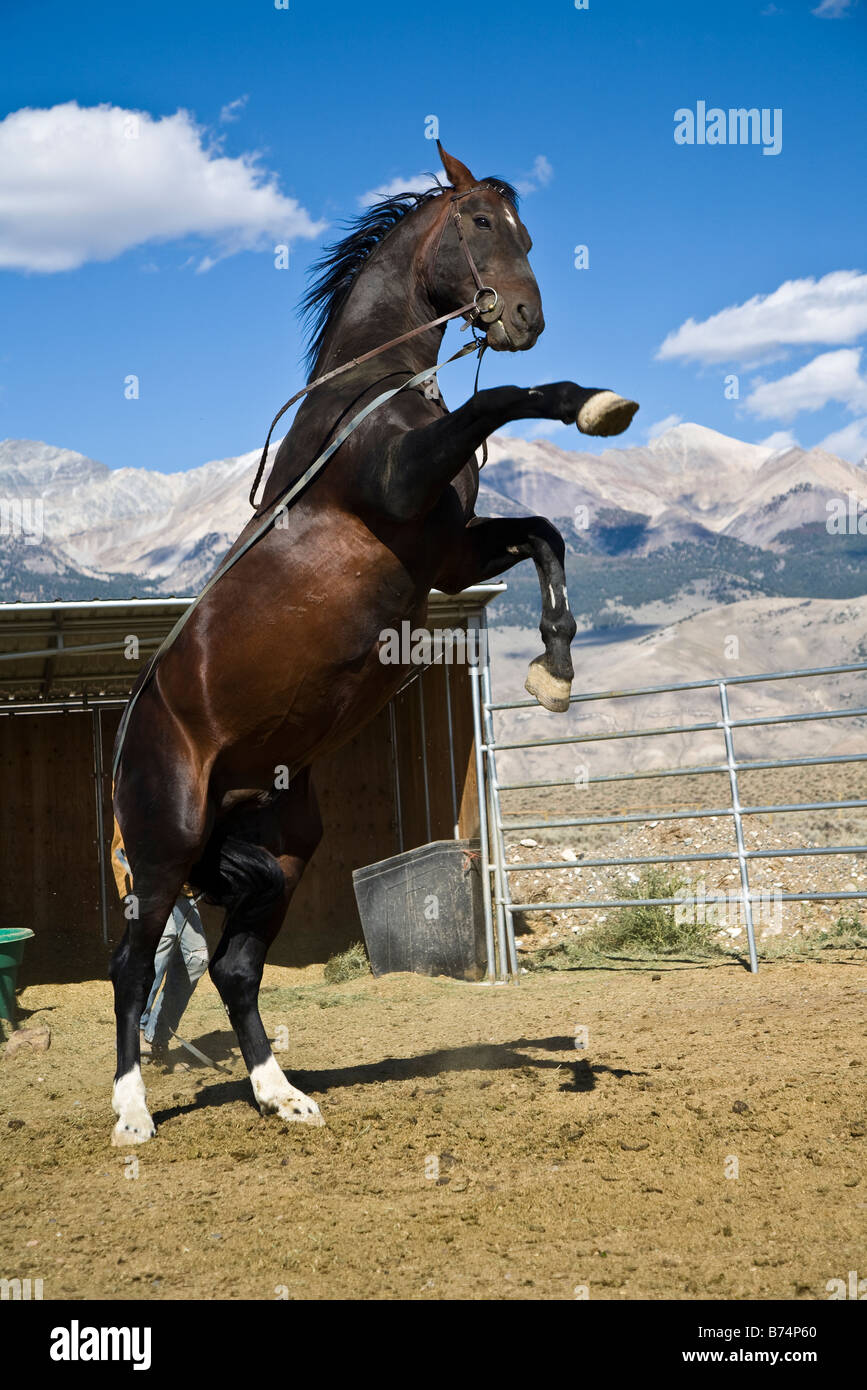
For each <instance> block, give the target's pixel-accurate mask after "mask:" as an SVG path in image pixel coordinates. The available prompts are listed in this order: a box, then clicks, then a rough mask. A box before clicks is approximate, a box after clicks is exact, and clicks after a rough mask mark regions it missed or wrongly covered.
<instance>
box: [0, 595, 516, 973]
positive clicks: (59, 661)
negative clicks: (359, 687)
mask: <svg viewBox="0 0 867 1390" xmlns="http://www.w3.org/2000/svg"><path fill="white" fill-rule="evenodd" d="M503 588H504V585H502V584H485V585H478V586H476V587H474V588H472V589H468V590H466V591H465V592H464V593H462V594H460V595H457V596H455V597H448V596H446V595H444V594H439V593H434V594H433V595H432V597H431V602H430V608H429V615H428V627H429V629H431V630H433V629H440V630H442V629H448V630H454V629H458V628H463V629H471V630H472V629H475V628H479V629H481V630H484V627H485V607H486V605H487V604H488V603H489V601H490V600H491V598H492V597H494V596H495V595H496V594H497V593H499V592H501V590H502V589H503ZM188 604H189V600H188V599H173V598H172V599H129V600H116V601H115V600H105V601H99V600H94V601H91V602H87V603H77V602H56V603H11V604H2V605H0V777H2V794H0V845H2V856H0V926H3V927H19V926H26V927H30V928H32V929H33V930H34V931H35V933H36V937H35V940H34V942H32V943H31V945H30V947H28V951H27V952H26V953H25V966H24V970H23V978H24V980H25V981H27V980H37V979H39V980H51V979H67V980H68V979H75V978H87V977H89V976H92V974H93V973H94V971H102V970H104V969H105V965H106V963H107V958H108V954H109V952H110V951H111V950H112V949H113V948H114V946H115V944H116V943H117V941H118V940H119V939H120V936H121V935H122V933H123V929H124V925H125V923H124V919H123V915H122V912H121V909H120V904H119V902H118V899H117V896H116V892H115V887H114V881H113V879H112V876H111V872H110V867H109V862H108V860H109V851H110V843H111V833H112V812H111V751H112V746H113V743H114V737H115V733H116V730H117V726H118V722H119V720H120V715H121V711H122V709H123V706H124V704H125V703H126V698H127V696H128V693H129V691H130V689H131V687H132V684H133V682H134V680H135V676H136V674H137V671H138V670H139V668H140V666H141V665H142V664H143V662H145V661H146V660H147V659H148V657H149V656H150V655H151V654H152V653H153V652H154V651H155V650H156V649H157V647H158V646H159V645H160V643H161V641H162V640H163V638H164V637H165V636H166V634H167V633H168V632H169V631H170V630H171V628H172V626H173V625H174V623H175V622H176V621H177V619H178V618H179V617H180V615H181V614H182V613H183V611H184V610H185V609H186V607H187V606H188ZM131 639H135V640H131ZM477 701H478V680H477V679H476V678H475V677H474V675H473V674H472V672H471V670H470V668H469V667H468V665H467V664H466V663H465V662H460V661H458V662H451V663H450V662H448V661H441V662H434V663H433V664H430V665H426V666H420V667H418V668H417V673H416V672H414V673H413V676H412V677H410V679H409V681H408V683H407V684H405V686H404V687H403V688H402V689H401V691H399V692H398V694H397V695H396V696H395V697H394V699H393V700H392V701H391V703H390V704H389V705H388V706H387V707H386V709H384V710H383V711H382V712H381V713H380V714H379V715H378V717H377V718H376V719H375V720H374V721H373V722H372V723H371V724H369V725H368V726H367V727H366V728H365V729H364V730H362V732H361V733H360V734H358V735H357V736H356V738H354V739H353V740H352V741H351V742H350V743H349V744H347V745H346V746H345V747H343V748H342V749H341V750H340V751H339V752H337V753H335V754H333V755H332V756H331V757H329V758H325V759H323V760H322V762H320V763H317V764H316V767H315V773H314V779H315V783H316V789H317V793H318V795H319V800H320V803H321V807H322V816H323V821H324V824H325V834H324V837H323V840H322V843H321V845H320V846H319V848H318V850H317V851H316V854H315V855H314V857H313V860H312V861H311V863H310V865H309V867H308V869H307V872H306V873H305V875H304V878H303V880H302V883H301V886H300V888H299V890H298V892H297V893H296V895H295V898H294V900H293V903H292V905H291V908H290V911H289V914H288V917H287V925H286V927H285V928H284V930H283V932H281V934H280V937H279V938H278V941H277V943H275V946H274V948H272V952H271V957H270V958H271V959H273V960H275V961H278V962H279V963H281V964H287V965H288V964H291V965H304V964H309V963H311V962H313V961H323V960H326V959H327V958H328V956H329V955H331V954H333V953H334V952H335V951H338V950H341V949H343V948H345V947H346V946H347V945H348V944H349V943H350V942H352V941H355V940H358V939H360V935H361V931H360V924H359V921H358V914H357V910H356V905H355V898H354V894H353V889H352V869H354V868H357V867H360V866H362V865H365V864H370V863H373V862H375V861H376V860H379V859H384V858H387V857H388V856H390V855H392V854H397V853H399V852H401V851H402V850H406V849H411V848H414V847H416V846H418V845H422V844H426V843H428V842H429V841H431V840H437V839H447V838H451V837H459V838H460V837H464V836H470V837H472V836H476V835H478V833H479V799H478V782H477V751H476V745H475V740H474V714H475V715H476V716H477V715H478V705H477V703H476V707H475V710H474V702H477Z"/></svg>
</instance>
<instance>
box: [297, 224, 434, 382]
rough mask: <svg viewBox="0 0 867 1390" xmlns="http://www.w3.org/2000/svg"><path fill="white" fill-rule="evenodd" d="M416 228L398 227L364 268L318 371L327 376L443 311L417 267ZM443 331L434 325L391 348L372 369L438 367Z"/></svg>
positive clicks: (379, 371) (377, 372)
mask: <svg viewBox="0 0 867 1390" xmlns="http://www.w3.org/2000/svg"><path fill="white" fill-rule="evenodd" d="M410 230H411V228H410V226H409V224H407V225H406V226H401V227H398V228H397V229H395V231H394V232H392V234H391V236H390V237H389V238H388V241H387V242H386V243H384V244H383V246H382V247H380V248H379V249H378V250H377V251H376V252H374V254H373V256H372V257H371V260H370V262H369V264H368V265H366V266H365V267H364V269H363V270H362V271H361V273H360V274H359V276H358V279H357V280H356V282H355V284H354V285H353V287H352V290H351V291H350V294H349V297H348V299H347V301H346V303H345V304H344V306H343V308H342V309H341V311H340V313H339V314H338V316H337V320H336V322H335V324H334V325H333V327H332V329H331V332H330V333H329V335H328V337H327V339H326V341H325V347H324V351H323V352H322V354H321V355H320V357H319V360H318V361H317V363H316V369H315V373H314V375H315V376H323V375H324V373H325V372H328V371H331V370H333V368H334V367H340V366H342V365H343V363H344V362H348V361H350V360H351V359H352V358H353V357H361V356H363V355H364V353H367V352H371V351H373V350H374V349H375V348H378V347H382V346H383V345H384V344H386V343H390V342H391V340H392V339H393V338H399V337H401V336H402V335H403V334H404V333H409V332H411V331H412V329H414V328H422V327H423V326H424V325H425V324H426V323H430V322H431V320H432V319H435V318H436V317H437V311H436V309H435V308H434V307H433V305H432V304H431V301H430V299H429V298H428V295H427V291H426V289H425V287H424V285H423V283H422V279H421V276H420V275H419V274H418V273H417V271H416V267H415V263H414V258H413V249H414V248H413V243H412V241H411V240H410V237H409V236H408V235H407V233H409V232H410ZM413 240H414V239H413ZM443 332H444V330H443V329H442V328H436V329H432V330H431V331H430V332H429V333H419V334H418V335H417V336H416V337H414V338H410V339H409V341H408V342H406V343H401V344H399V346H397V347H395V348H389V349H388V350H387V351H386V352H384V353H382V354H381V356H377V357H376V358H374V359H373V360H372V361H371V362H370V363H369V364H368V372H369V373H370V374H371V375H382V376H385V375H386V374H387V373H389V372H392V371H395V370H400V369H403V368H405V369H406V370H409V371H412V372H419V371H421V370H422V369H423V368H424V367H432V366H433V365H434V363H435V362H436V360H437V354H438V353H439V347H440V343H441V342H442V336H443Z"/></svg>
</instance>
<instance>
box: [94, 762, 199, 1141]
mask: <svg viewBox="0 0 867 1390" xmlns="http://www.w3.org/2000/svg"><path fill="white" fill-rule="evenodd" d="M157 761H158V760H156V761H155V760H154V759H153V758H151V761H150V767H149V771H148V775H147V776H144V775H137V776H136V777H135V779H133V778H130V777H129V776H128V777H127V779H126V780H125V781H124V782H122V783H121V786H120V788H119V789H118V788H116V790H115V811H116V814H119V816H120V817H121V818H122V821H123V832H124V833H123V836H122V838H121V837H120V832H119V830H116V835H115V846H113V863H114V862H116V861H115V860H114V853H115V850H116V848H117V847H118V846H120V847H121V848H122V849H123V851H124V853H125V855H126V857H127V859H128V861H129V866H130V870H131V872H130V876H129V882H128V888H129V891H128V892H127V894H126V896H125V898H124V903H125V911H126V912H127V913H128V914H129V915H130V917H131V920H130V923H129V926H128V927H127V930H126V933H125V934H124V937H123V940H122V941H121V943H120V945H119V946H118V948H117V950H116V951H115V953H114V956H113V957H112V961H111V966H110V970H109V974H110V975H111V979H112V983H113V984H114V1012H115V1019H116V1023H117V1071H116V1072H115V1078H114V1086H113V1089H112V1096H111V1103H112V1108H113V1110H114V1112H115V1114H116V1115H117V1124H116V1125H115V1127H114V1130H113V1133H112V1137H111V1142H112V1143H113V1144H116V1145H125V1144H143V1143H145V1141H146V1140H148V1139H151V1138H153V1135H154V1132H155V1131H154V1124H153V1120H152V1119H151V1117H150V1114H149V1112H148V1108H147V1098H146V1095H145V1086H144V1081H143V1080H142V1074H141V1055H140V1050H141V1039H140V1033H139V1024H140V1022H141V1015H142V1010H143V1009H144V1006H145V1003H146V1002H147V997H148V994H149V993H150V989H151V985H152V984H153V980H154V956H155V954H156V949H157V944H158V942H159V939H160V937H161V936H162V933H163V930H164V929H165V925H166V922H167V921H168V919H169V916H170V915H171V911H172V908H173V907H174V905H175V902H176V900H177V897H178V894H179V893H180V891H181V889H182V887H183V884H184V881H185V879H186V876H187V872H188V869H189V866H190V864H191V862H192V861H193V860H194V859H195V858H196V855H197V852H198V849H199V847H200V844H201V840H202V838H203V836H204V834H205V823H206V811H205V806H204V804H203V802H202V800H201V797H200V795H199V793H198V791H197V790H196V788H197V785H198V779H194V778H190V779H189V781H188V783H187V784H186V789H185V788H184V785H183V782H182V781H179V779H178V777H177V772H176V773H175V782H174V786H173V787H172V792H171V799H170V800H168V799H167V798H168V796H169V793H168V790H167V789H168V787H170V786H171V785H172V784H171V782H170V781H169V779H167V778H166V779H160V775H159V769H158V766H157V765H156V762H157ZM133 781H134V782H135V789H134V794H133ZM118 886H119V887H120V886H121V885H120V883H119V885H118Z"/></svg>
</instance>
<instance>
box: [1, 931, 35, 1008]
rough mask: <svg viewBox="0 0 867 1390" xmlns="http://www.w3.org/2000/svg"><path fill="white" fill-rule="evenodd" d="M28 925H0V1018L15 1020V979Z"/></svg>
mask: <svg viewBox="0 0 867 1390" xmlns="http://www.w3.org/2000/svg"><path fill="white" fill-rule="evenodd" d="M32 935H33V932H32V931H31V930H30V928H29V927H0V1018H5V1019H7V1020H8V1021H9V1022H10V1023H14V1022H15V980H16V978H17V976H18V967H19V965H20V964H21V957H22V956H23V955H24V943H25V941H26V940H27V939H28V937H30V936H32Z"/></svg>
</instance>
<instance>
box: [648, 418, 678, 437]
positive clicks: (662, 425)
mask: <svg viewBox="0 0 867 1390" xmlns="http://www.w3.org/2000/svg"><path fill="white" fill-rule="evenodd" d="M682 422H683V416H682V415H665V416H663V418H662V419H661V420H657V421H656V423H655V424H653V425H648V426H647V430H646V431H645V433H646V434H647V438H648V439H658V438H659V436H660V435H661V434H665V433H666V431H667V430H673V429H674V427H675V425H679V424H681V423H682Z"/></svg>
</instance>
